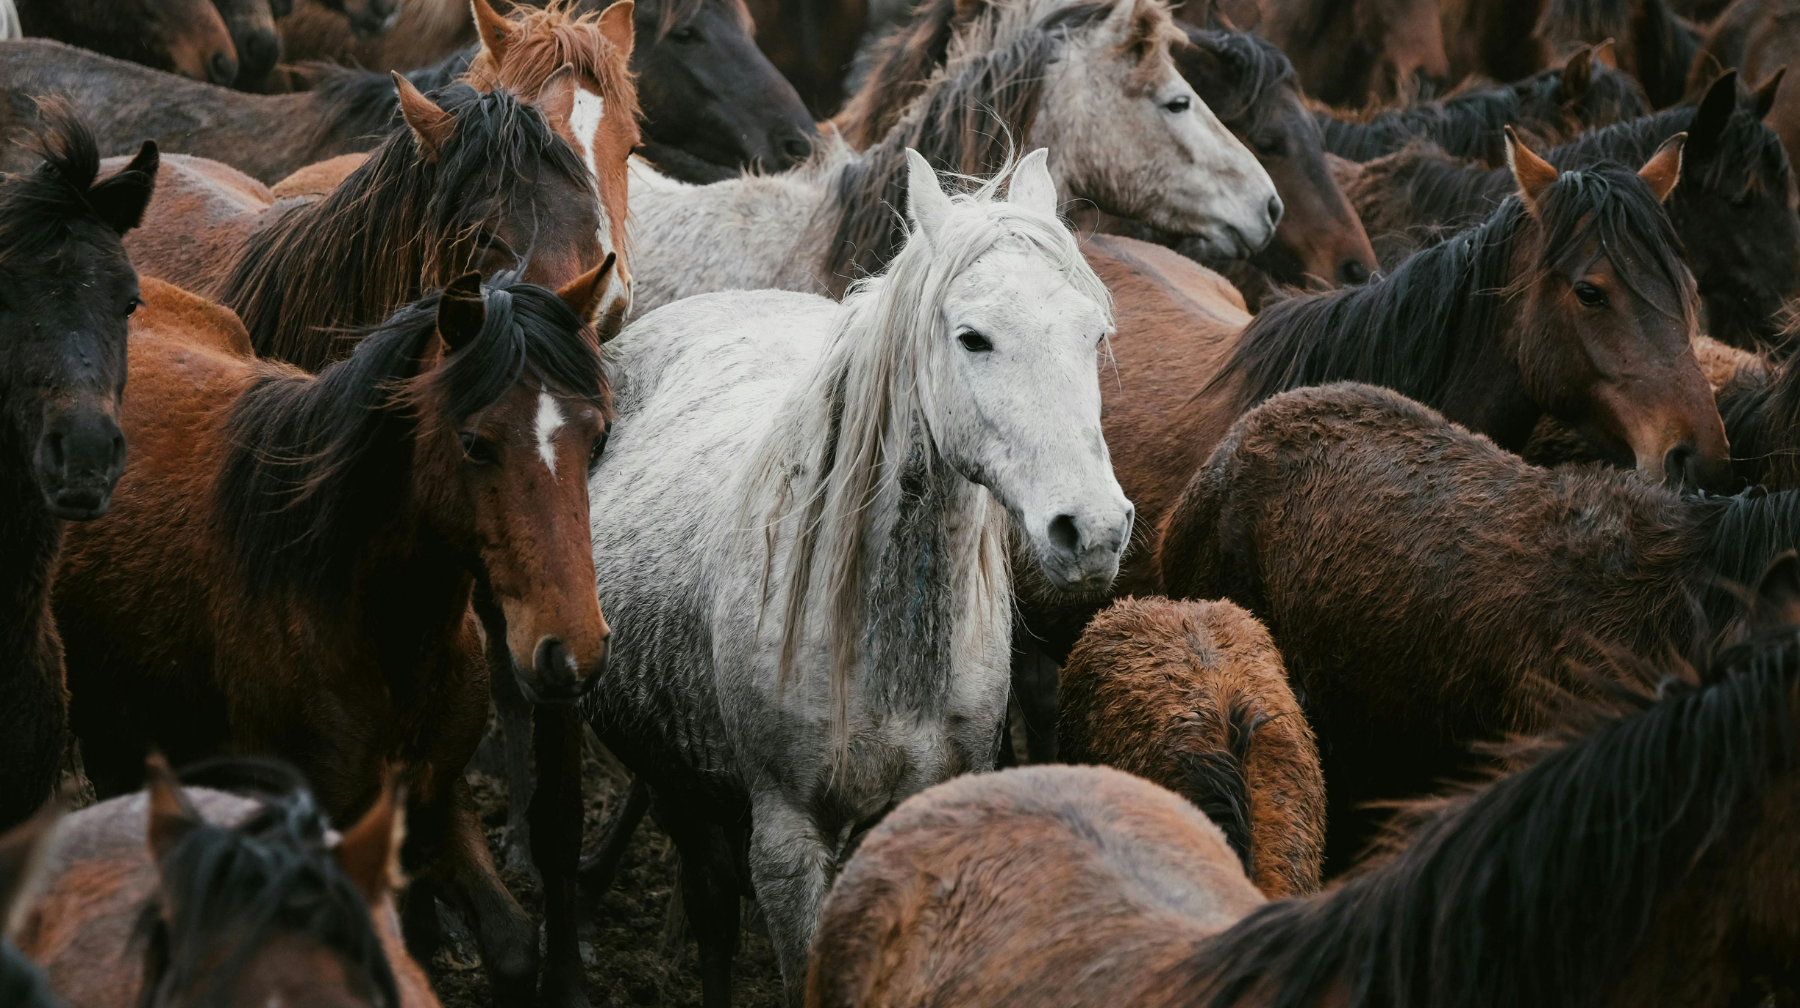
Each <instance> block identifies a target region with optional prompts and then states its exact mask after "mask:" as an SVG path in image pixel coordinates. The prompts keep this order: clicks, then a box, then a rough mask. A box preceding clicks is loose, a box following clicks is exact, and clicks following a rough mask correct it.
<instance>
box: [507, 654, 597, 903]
mask: <svg viewBox="0 0 1800 1008" xmlns="http://www.w3.org/2000/svg"><path fill="white" fill-rule="evenodd" d="M489 669H490V675H489V681H490V683H491V684H492V685H491V687H490V688H491V689H492V691H493V697H494V713H495V714H496V715H497V717H498V720H499V722H500V741H501V747H502V748H501V752H502V754H503V756H504V759H505V761H506V837H505V839H503V840H501V841H500V860H501V862H502V863H503V864H505V865H506V866H507V867H508V868H511V869H513V870H515V871H527V872H528V871H532V870H534V865H533V860H534V859H533V856H532V855H533V852H534V851H535V850H536V848H535V847H533V846H532V839H533V838H532V832H531V821H532V816H531V815H530V814H529V809H530V808H531V804H532V801H533V793H534V792H533V790H532V789H533V787H534V785H533V783H532V720H533V713H532V707H531V703H530V701H528V700H526V699H525V695H524V694H523V693H521V692H519V683H518V680H516V679H514V678H513V674H512V662H511V660H510V659H508V660H507V662H506V663H505V665H503V666H502V665H495V664H490V665H489ZM577 758H578V759H579V755H577ZM542 868H543V865H542V862H538V863H537V864H536V866H535V869H536V870H538V871H541V870H542Z"/></svg>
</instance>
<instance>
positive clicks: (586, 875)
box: [580, 777, 650, 903]
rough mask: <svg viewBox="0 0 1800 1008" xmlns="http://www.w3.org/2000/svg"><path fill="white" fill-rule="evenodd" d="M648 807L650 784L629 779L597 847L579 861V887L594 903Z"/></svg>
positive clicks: (606, 887)
mask: <svg viewBox="0 0 1800 1008" xmlns="http://www.w3.org/2000/svg"><path fill="white" fill-rule="evenodd" d="M649 809H650V785H648V784H645V783H644V779H643V778H642V777H633V778H631V789H630V790H629V791H626V792H625V798H624V800H623V801H621V802H620V803H619V805H618V807H617V808H615V809H613V810H612V812H611V814H609V815H608V816H607V817H606V822H605V824H604V825H602V826H601V827H600V847H599V849H597V850H595V851H594V853H593V854H592V855H591V856H590V857H588V858H586V859H585V860H583V861H582V862H581V869H580V878H581V890H582V892H584V893H586V894H587V898H588V899H589V900H591V901H592V902H594V903H598V902H600V900H601V899H602V898H604V897H605V896H606V894H607V893H608V892H609V891H611V889H612V884H613V878H614V876H616V875H617V874H618V873H619V861H620V860H621V859H622V858H624V856H625V850H626V848H628V847H630V846H631V835H632V834H633V833H636V832H637V828H638V823H640V822H642V821H643V819H644V813H645V812H647V811H649Z"/></svg>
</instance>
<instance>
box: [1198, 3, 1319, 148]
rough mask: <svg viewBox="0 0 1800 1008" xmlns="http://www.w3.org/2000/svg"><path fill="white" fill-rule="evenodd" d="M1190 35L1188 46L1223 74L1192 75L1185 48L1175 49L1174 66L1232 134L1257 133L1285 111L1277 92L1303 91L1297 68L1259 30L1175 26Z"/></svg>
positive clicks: (1203, 73) (1201, 73)
mask: <svg viewBox="0 0 1800 1008" xmlns="http://www.w3.org/2000/svg"><path fill="white" fill-rule="evenodd" d="M1176 27H1178V28H1180V29H1181V30H1182V31H1184V32H1185V33H1186V34H1187V44H1188V45H1189V46H1192V47H1193V48H1195V49H1198V50H1201V51H1203V52H1205V53H1207V54H1209V55H1210V56H1212V57H1213V58H1214V59H1217V60H1219V61H1220V62H1221V63H1223V64H1224V69H1225V71H1226V72H1224V73H1205V72H1201V71H1198V70H1196V72H1190V66H1189V64H1190V62H1191V61H1190V60H1189V59H1188V58H1186V53H1185V51H1184V50H1185V47H1184V46H1183V45H1182V44H1181V43H1179V42H1178V43H1176V44H1175V45H1174V47H1172V49H1171V55H1172V56H1173V57H1174V59H1175V66H1176V68H1177V69H1179V70H1180V71H1181V75H1182V76H1183V77H1185V78H1186V79H1187V82H1188V84H1189V85H1191V86H1192V87H1193V88H1194V91H1195V93H1196V94H1198V95H1199V96H1200V100H1201V101H1203V102H1205V103H1206V107H1207V108H1210V109H1212V111H1213V114H1214V115H1216V116H1218V117H1219V121H1220V122H1222V123H1224V124H1225V125H1226V126H1227V127H1228V128H1229V129H1230V130H1231V131H1232V132H1233V133H1238V134H1247V133H1252V132H1255V131H1256V129H1257V128H1258V127H1260V126H1262V125H1264V123H1265V119H1266V118H1267V117H1268V116H1270V115H1272V114H1275V113H1278V112H1280V111H1282V110H1283V109H1282V103H1281V102H1280V101H1279V100H1278V98H1277V93H1278V92H1280V91H1283V90H1294V91H1298V89H1299V84H1298V83H1297V82H1296V81H1297V78H1296V76H1295V73H1294V64H1293V62H1292V61H1290V60H1289V59H1288V58H1287V54H1286V53H1283V52H1282V51H1281V48H1280V47H1279V46H1277V45H1276V44H1275V43H1273V42H1270V41H1269V40H1268V39H1265V38H1263V37H1262V36H1260V35H1257V34H1255V33H1254V32H1245V31H1228V30H1225V29H1222V28H1200V27H1198V26H1196V25H1193V24H1190V23H1188V22H1185V21H1183V22H1180V23H1178V24H1177V25H1176Z"/></svg>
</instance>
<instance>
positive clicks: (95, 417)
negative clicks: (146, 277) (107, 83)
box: [0, 103, 157, 829]
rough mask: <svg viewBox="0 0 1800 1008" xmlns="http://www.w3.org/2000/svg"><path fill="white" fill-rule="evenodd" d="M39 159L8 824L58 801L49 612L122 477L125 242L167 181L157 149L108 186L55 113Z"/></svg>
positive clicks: (13, 546)
mask: <svg viewBox="0 0 1800 1008" xmlns="http://www.w3.org/2000/svg"><path fill="white" fill-rule="evenodd" d="M44 113H45V119H46V120H47V124H48V125H47V128H46V130H45V132H44V133H43V135H42V137H41V138H40V139H39V143H38V146H37V150H38V153H39V155H40V157H41V158H42V159H43V160H42V162H41V163H40V164H39V165H38V166H37V167H35V168H33V169H32V170H31V171H29V172H28V173H26V174H23V175H14V176H10V177H8V178H6V179H5V180H4V181H0V279H3V280H4V283H5V294H4V295H3V296H0V494H4V503H0V600H3V601H0V694H3V695H4V696H5V697H6V700H5V702H4V703H0V767H3V768H4V770H3V771H0V829H8V828H11V827H13V826H15V825H17V824H18V823H20V822H22V821H23V820H24V819H25V818H26V817H28V816H30V815H31V813H32V811H33V810H35V809H36V808H37V807H38V806H39V805H41V804H43V802H44V800H45V799H46V798H48V797H50V792H51V789H52V788H54V787H55V786H56V781H57V772H58V769H59V767H60V766H61V763H62V754H63V741H64V726H65V724H66V720H67V709H66V705H67V701H66V700H65V699H64V694H63V653H62V639H61V636H60V635H59V634H58V632H57V628H56V623H55V620H54V619H52V617H51V614H50V585H51V582H52V581H54V580H55V577H56V569H57V564H58V554H59V552H60V550H61V548H62V541H63V530H64V527H65V525H66V524H67V523H68V522H71V521H74V522H81V521H88V520H91V519H94V518H98V517H100V516H101V515H104V514H105V513H106V511H107V508H108V507H110V506H111V502H112V492H113V486H114V484H115V483H117V481H118V479H119V473H120V472H121V471H122V470H123V469H124V467H125V440H124V437H123V435H122V434H121V433H120V431H119V426H118V416H119V396H120V395H121V393H122V392H123V390H124V387H125V330H126V319H127V317H128V316H130V315H131V313H132V312H133V311H134V310H135V309H136V308H137V304H138V281H137V273H136V272H135V271H134V270H132V268H131V260H130V259H129V258H128V257H127V256H126V254H125V248H124V246H123V245H122V244H121V243H120V241H119V239H120V237H121V236H122V235H124V234H125V232H126V231H129V230H130V229H131V228H133V227H136V226H137V223H138V219H139V218H140V217H141V216H142V215H143V212H144V205H145V204H146V203H148V202H149V201H150V193H151V190H152V187H153V186H154V185H155V181H156V162H157V155H156V145H155V144H154V143H149V142H146V143H145V144H144V146H143V149H142V150H141V151H140V152H139V153H138V156H137V157H136V158H135V159H133V160H132V162H131V163H130V164H129V165H127V166H126V168H125V170H123V171H121V172H119V173H117V174H116V175H113V176H112V177H110V178H107V179H105V180H98V175H99V171H100V159H99V156H98V154H97V153H96V152H95V150H94V140H93V137H92V136H91V135H90V134H89V133H88V132H87V130H86V129H85V128H84V127H83V126H82V125H81V123H80V121H79V120H77V119H76V118H75V117H74V116H73V115H72V114H71V113H70V112H69V110H68V108H67V106H63V105H59V104H54V103H52V104H47V105H46V107H45V110H44Z"/></svg>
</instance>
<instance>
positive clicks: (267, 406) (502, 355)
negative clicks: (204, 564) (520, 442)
mask: <svg viewBox="0 0 1800 1008" xmlns="http://www.w3.org/2000/svg"><path fill="white" fill-rule="evenodd" d="M439 296H440V295H439V293H438V292H433V293H431V294H428V295H426V296H425V297H424V298H422V299H420V300H419V301H418V302H416V303H414V304H411V305H407V306H406V307H404V308H402V309H401V310H400V311H398V312H396V313H395V314H394V315H393V317H392V318H389V319H388V320H387V321H386V322H384V323H382V324H381V325H379V326H377V327H376V328H375V329H373V330H372V331H370V332H369V333H368V334H367V335H366V336H365V337H364V338H363V339H362V340H361V342H359V343H358V344H357V346H356V349H355V351H353V352H352V353H351V355H350V356H349V357H347V358H345V359H344V360H342V361H339V362H338V363H336V364H333V365H331V366H330V367H328V368H326V369H325V370H324V372H322V373H321V374H319V375H318V376H316V377H315V376H312V375H304V374H295V373H293V372H292V371H290V370H286V369H283V370H280V371H275V370H273V369H271V370H270V371H268V372H265V373H264V374H263V376H262V377H260V378H259V379H258V380H257V381H256V383H255V384H254V385H253V386H252V387H251V388H250V389H249V390H248V391H246V392H245V393H244V394H243V396H242V397H241V398H240V399H239V400H238V402H237V405H236V406H235V408H234V409H233V412H232V415H231V419H230V422H229V425H228V427H227V434H228V437H229V444H230V447H229V449H228V454H227V456H226V459H225V462H224V464H223V471H222V473H221V475H220V478H219V481H218V486H217V490H216V491H215V493H216V494H217V507H218V511H219V514H220V516H221V521H222V524H223V526H224V532H225V535H226V537H227V539H228V540H229V541H230V542H231V543H232V544H233V546H234V547H235V556H236V562H237V567H238V572H239V575H240V576H241V578H242V579H243V583H244V587H245V589H246V590H247V591H249V592H251V593H252V594H254V595H261V594H264V593H268V592H271V591H273V590H275V589H277V588H283V589H286V590H289V591H292V592H295V593H299V594H306V595H310V596H313V597H335V598H338V599H340V600H341V599H343V598H345V597H347V595H348V592H349V586H350V582H351V579H352V576H353V573H354V568H355V565H356V562H357V560H358V558H359V557H360V556H361V555H362V553H363V551H364V549H365V548H366V547H367V545H368V543H369V542H370V540H371V538H372V537H374V536H375V535H376V534H377V533H378V532H379V531H380V529H381V528H382V527H383V525H384V523H386V522H387V521H388V520H390V519H391V517H392V516H393V514H394V512H395V511H396V510H397V509H398V508H399V507H400V505H401V503H402V501H403V499H404V497H405V494H404V488H405V487H406V486H407V485H408V484H407V480H408V479H409V477H410V474H411V469H412V452H413V439H414V434H415V432H416V431H417V429H418V427H419V426H420V424H421V423H424V422H427V420H428V418H427V417H426V416H424V415H423V410H422V409H421V407H422V406H423V405H424V404H425V403H431V404H433V406H434V407H435V409H434V412H439V413H441V415H442V421H443V422H448V423H452V424H460V423H461V422H462V421H463V420H465V419H467V418H468V417H470V416H473V415H474V414H476V413H479V412H481V411H482V410H484V409H486V408H487V407H489V406H491V405H493V404H494V403H495V402H497V401H499V399H500V397H501V396H503V395H505V394H506V392H507V391H508V390H509V389H511V388H512V387H513V385H514V384H516V383H517V382H519V381H521V380H523V379H524V378H525V377H526V375H527V374H529V375H530V376H531V380H532V381H534V382H537V383H540V384H542V385H544V386H546V387H548V388H551V389H555V390H557V391H558V392H559V393H561V394H563V395H569V396H575V397H579V398H583V399H589V400H593V401H596V402H599V403H601V404H602V405H604V404H606V403H607V402H608V391H607V386H606V382H605V378H604V376H603V374H602V372H601V369H600V358H599V352H598V350H597V349H596V347H597V346H598V345H599V342H598V339H597V338H596V337H595V336H594V334H593V333H592V332H591V331H590V330H589V329H588V328H587V327H586V326H585V325H583V324H582V322H581V321H580V320H579V319H578V318H576V316H575V313H574V311H573V310H572V309H570V308H569V306H568V305H567V304H565V303H564V302H563V300H562V299H561V298H559V297H557V296H556V294H555V293H554V292H551V291H547V290H544V289H543V288H541V287H537V286H534V285H532V284H526V283H519V282H516V281H515V279H514V277H513V276H512V275H510V274H508V275H503V276H500V277H497V278H495V279H494V280H492V281H490V282H489V283H488V285H487V286H486V287H485V288H484V290H483V301H484V303H485V305H486V315H485V318H484V320H483V322H482V327H481V331H480V333H479V334H477V336H476V337H475V339H474V340H472V341H471V342H470V343H469V344H468V345H467V346H465V347H463V348H462V349H460V350H458V351H456V352H455V353H452V354H450V355H449V356H448V357H447V358H446V359H445V360H444V362H443V363H441V364H439V365H438V366H436V367H434V368H431V369H430V370H429V371H426V372H424V373H421V371H420V369H421V366H422V363H423V361H424V358H425V357H426V355H427V353H428V352H429V351H430V348H431V345H432V342H433V340H434V339H435V338H436V336H437V306H438V300H439Z"/></svg>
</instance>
